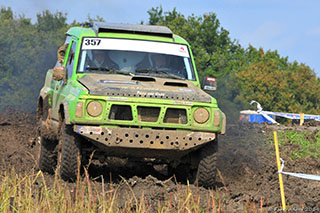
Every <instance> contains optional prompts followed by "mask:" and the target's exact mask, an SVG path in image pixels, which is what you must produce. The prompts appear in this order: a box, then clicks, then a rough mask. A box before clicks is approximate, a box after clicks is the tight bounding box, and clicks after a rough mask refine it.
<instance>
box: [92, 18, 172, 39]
mask: <svg viewBox="0 0 320 213" xmlns="http://www.w3.org/2000/svg"><path fill="white" fill-rule="evenodd" d="M90 25H91V28H92V29H93V30H94V31H95V33H96V34H98V33H130V34H141V35H153V36H161V37H168V38H173V33H172V31H171V30H170V29H169V28H168V27H165V26H154V25H141V24H116V23H104V22H93V23H90Z"/></svg>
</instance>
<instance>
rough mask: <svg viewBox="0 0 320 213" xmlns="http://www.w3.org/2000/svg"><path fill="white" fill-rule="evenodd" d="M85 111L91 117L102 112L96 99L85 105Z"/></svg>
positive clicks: (100, 105)
mask: <svg viewBox="0 0 320 213" xmlns="http://www.w3.org/2000/svg"><path fill="white" fill-rule="evenodd" d="M87 112H88V114H89V115H90V116H92V117H97V116H99V115H101V113H102V104H101V103H99V102H98V101H91V102H90V103H89V104H88V106H87Z"/></svg>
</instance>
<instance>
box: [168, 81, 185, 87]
mask: <svg viewBox="0 0 320 213" xmlns="http://www.w3.org/2000/svg"><path fill="white" fill-rule="evenodd" d="M163 85H164V86H171V87H188V84H186V83H182V82H170V81H167V82H165V83H164V84H163Z"/></svg>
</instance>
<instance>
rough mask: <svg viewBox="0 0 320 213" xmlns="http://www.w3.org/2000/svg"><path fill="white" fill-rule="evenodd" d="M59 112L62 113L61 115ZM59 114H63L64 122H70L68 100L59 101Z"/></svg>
mask: <svg viewBox="0 0 320 213" xmlns="http://www.w3.org/2000/svg"><path fill="white" fill-rule="evenodd" d="M61 113H63V115H62V114H61ZM59 114H60V115H61V116H63V117H62V118H63V120H64V122H65V124H71V122H70V114H69V103H68V101H66V100H64V101H62V102H61V105H60V109H59Z"/></svg>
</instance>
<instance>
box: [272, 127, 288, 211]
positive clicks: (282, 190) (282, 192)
mask: <svg viewBox="0 0 320 213" xmlns="http://www.w3.org/2000/svg"><path fill="white" fill-rule="evenodd" d="M273 137H274V146H275V149H276V158H277V165H278V173H279V184H280V195H281V202H282V209H283V210H284V211H286V209H287V208H286V199H285V196H284V189H283V181H282V174H281V172H280V171H281V163H280V153H279V145H278V138H277V132H276V131H273Z"/></svg>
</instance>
